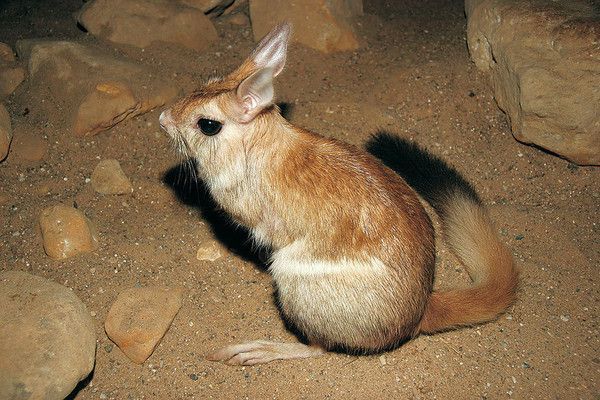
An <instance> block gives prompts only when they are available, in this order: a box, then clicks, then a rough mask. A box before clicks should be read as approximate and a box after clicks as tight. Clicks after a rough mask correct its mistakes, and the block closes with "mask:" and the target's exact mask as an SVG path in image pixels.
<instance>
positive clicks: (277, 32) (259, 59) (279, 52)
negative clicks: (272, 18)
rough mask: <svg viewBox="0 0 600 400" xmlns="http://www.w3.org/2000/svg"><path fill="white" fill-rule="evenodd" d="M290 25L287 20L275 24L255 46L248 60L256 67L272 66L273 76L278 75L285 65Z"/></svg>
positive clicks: (290, 30)
mask: <svg viewBox="0 0 600 400" xmlns="http://www.w3.org/2000/svg"><path fill="white" fill-rule="evenodd" d="M291 32H292V26H291V25H290V23H289V22H284V23H281V24H279V25H277V26H276V27H275V28H273V30H272V31H271V32H269V33H268V34H267V36H265V37H264V38H263V39H262V40H261V41H260V43H259V44H258V45H257V46H256V48H255V49H254V51H252V54H250V57H249V60H251V61H253V62H254V63H255V64H256V66H257V67H258V68H272V69H273V76H277V75H279V73H280V72H281V71H282V70H283V67H284V66H285V57H286V55H287V48H288V43H289V41H290V34H291Z"/></svg>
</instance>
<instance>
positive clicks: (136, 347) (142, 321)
mask: <svg viewBox="0 0 600 400" xmlns="http://www.w3.org/2000/svg"><path fill="white" fill-rule="evenodd" d="M182 301H183V289H173V288H166V287H136V288H131V289H127V290H125V291H123V292H121V293H119V295H118V296H117V299H116V300H115V302H114V303H113V305H112V306H111V308H110V311H109V312H108V316H107V317H106V321H105V323H104V329H105V331H106V334H107V335H108V337H109V338H110V340H112V341H113V342H114V343H115V344H116V345H117V346H118V347H119V348H120V349H121V350H122V351H123V353H125V355H126V356H127V357H128V358H129V359H130V360H131V361H133V362H135V363H137V364H142V363H143V362H144V361H146V359H148V357H150V355H151V354H152V353H153V352H154V349H155V348H156V346H157V345H158V343H159V342H160V340H161V339H162V338H163V336H164V335H165V333H166V332H167V330H168V329H169V326H171V322H172V321H173V319H174V318H175V315H177V312H178V311H179V309H180V308H181V304H182Z"/></svg>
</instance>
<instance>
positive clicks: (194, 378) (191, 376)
mask: <svg viewBox="0 0 600 400" xmlns="http://www.w3.org/2000/svg"><path fill="white" fill-rule="evenodd" d="M190 379H191V380H193V381H197V380H198V375H196V374H190Z"/></svg>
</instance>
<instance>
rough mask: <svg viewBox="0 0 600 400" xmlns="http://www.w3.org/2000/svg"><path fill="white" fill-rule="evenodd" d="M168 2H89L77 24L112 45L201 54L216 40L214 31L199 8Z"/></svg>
mask: <svg viewBox="0 0 600 400" xmlns="http://www.w3.org/2000/svg"><path fill="white" fill-rule="evenodd" d="M185 3H186V2H184V1H177V0H174V1H171V0H151V1H150V0H92V1H90V2H88V3H86V4H85V5H84V6H83V8H82V9H81V12H80V14H79V18H78V20H79V23H80V24H81V25H82V26H83V27H84V28H85V29H87V30H88V31H89V32H90V33H91V34H93V35H94V36H98V37H100V38H102V39H106V40H109V41H111V42H115V43H123V44H129V45H133V46H137V47H141V48H144V47H148V46H150V45H151V44H152V43H153V42H163V43H175V44H179V45H182V46H185V47H188V48H190V49H194V50H204V49H206V48H207V47H208V45H209V44H210V43H212V42H214V41H215V40H216V39H217V31H216V30H215V27H214V26H213V24H212V22H211V21H210V19H209V18H208V17H207V16H206V15H204V12H203V10H202V8H207V6H212V5H215V3H217V2H205V1H203V2H197V3H198V4H197V5H196V4H194V2H191V1H190V0H188V1H187V3H192V4H194V5H195V7H192V6H189V5H187V4H185Z"/></svg>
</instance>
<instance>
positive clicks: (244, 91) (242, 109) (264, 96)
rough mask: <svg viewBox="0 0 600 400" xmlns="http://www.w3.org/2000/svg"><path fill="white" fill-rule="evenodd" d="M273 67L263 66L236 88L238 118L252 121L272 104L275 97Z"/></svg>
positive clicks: (243, 121)
mask: <svg viewBox="0 0 600 400" xmlns="http://www.w3.org/2000/svg"><path fill="white" fill-rule="evenodd" d="M273 73H274V71H273V68H269V67H267V68H261V69H259V70H258V71H256V72H254V73H253V74H252V75H250V76H249V77H248V78H246V79H244V80H243V81H242V83H240V85H239V86H238V88H237V90H236V96H235V97H236V103H237V106H238V110H237V112H236V114H237V115H236V117H237V120H238V121H239V122H241V123H247V122H250V121H252V120H253V119H254V117H256V116H257V115H258V113H260V112H261V111H262V110H264V109H265V108H266V107H268V106H269V105H271V102H272V101H273V98H274V97H275V91H274V89H273V76H274V75H273Z"/></svg>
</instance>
